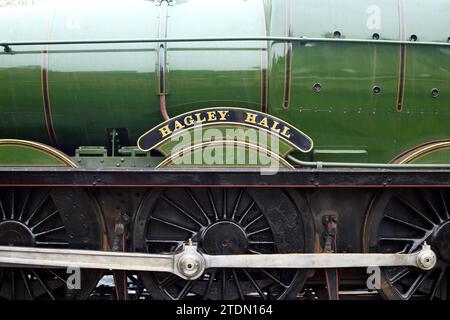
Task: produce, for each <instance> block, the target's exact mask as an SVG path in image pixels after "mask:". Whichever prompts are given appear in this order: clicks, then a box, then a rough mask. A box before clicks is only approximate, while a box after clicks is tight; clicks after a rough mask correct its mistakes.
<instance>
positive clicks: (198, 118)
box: [195, 113, 206, 123]
mask: <svg viewBox="0 0 450 320" xmlns="http://www.w3.org/2000/svg"><path fill="white" fill-rule="evenodd" d="M195 121H196V122H200V123H202V122H205V121H206V119H205V118H202V114H201V113H196V114H195Z"/></svg>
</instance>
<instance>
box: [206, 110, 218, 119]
mask: <svg viewBox="0 0 450 320" xmlns="http://www.w3.org/2000/svg"><path fill="white" fill-rule="evenodd" d="M207 114H208V121H215V120H217V117H216V112H215V111H208V112H207Z"/></svg>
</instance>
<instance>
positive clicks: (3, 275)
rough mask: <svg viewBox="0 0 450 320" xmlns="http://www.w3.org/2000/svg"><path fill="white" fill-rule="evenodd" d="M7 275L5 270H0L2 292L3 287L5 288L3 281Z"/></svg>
mask: <svg viewBox="0 0 450 320" xmlns="http://www.w3.org/2000/svg"><path fill="white" fill-rule="evenodd" d="M5 273H6V271H5V270H1V269H0V291H1V289H2V286H3V281H4V280H5Z"/></svg>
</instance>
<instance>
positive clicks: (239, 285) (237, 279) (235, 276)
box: [231, 269, 245, 300]
mask: <svg viewBox="0 0 450 320" xmlns="http://www.w3.org/2000/svg"><path fill="white" fill-rule="evenodd" d="M231 272H232V273H233V279H234V283H235V284H236V288H237V291H238V294H239V298H240V299H241V300H245V297H244V293H243V292H242V287H241V283H240V282H239V278H238V276H237V273H236V270H235V269H231Z"/></svg>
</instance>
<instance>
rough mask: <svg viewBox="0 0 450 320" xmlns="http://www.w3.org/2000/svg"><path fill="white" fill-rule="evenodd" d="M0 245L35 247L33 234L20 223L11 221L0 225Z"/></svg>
mask: <svg viewBox="0 0 450 320" xmlns="http://www.w3.org/2000/svg"><path fill="white" fill-rule="evenodd" d="M0 245H4V246H5V245H6V246H30V247H32V246H34V245H35V240H34V235H33V232H32V231H31V230H30V228H28V227H27V226H26V225H24V224H23V223H20V222H19V221H14V220H9V221H4V222H1V223H0Z"/></svg>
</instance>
